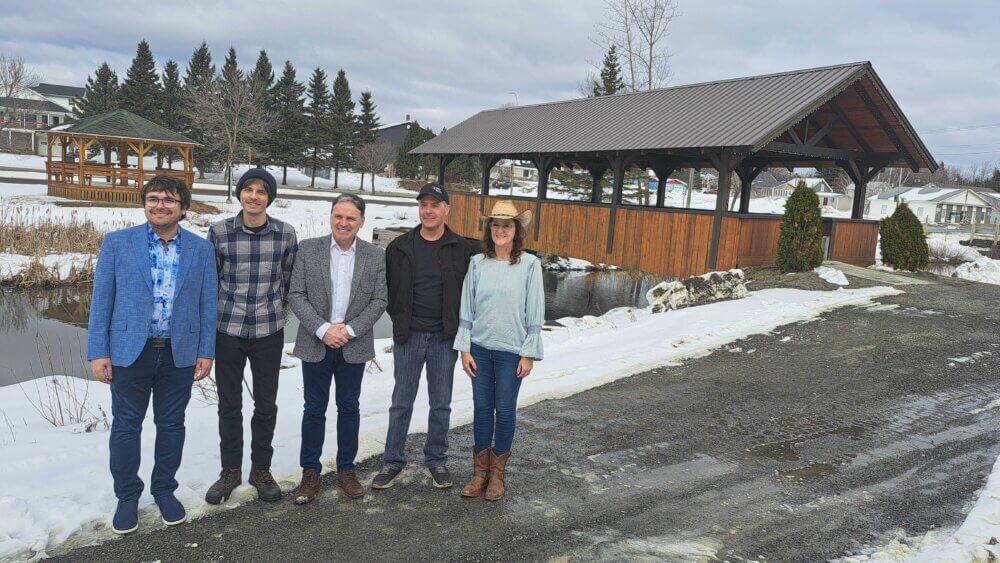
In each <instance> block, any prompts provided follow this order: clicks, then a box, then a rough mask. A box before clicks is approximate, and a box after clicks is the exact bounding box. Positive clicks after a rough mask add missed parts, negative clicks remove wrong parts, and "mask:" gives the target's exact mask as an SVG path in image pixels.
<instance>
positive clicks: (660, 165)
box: [652, 162, 677, 207]
mask: <svg viewBox="0 0 1000 563" xmlns="http://www.w3.org/2000/svg"><path fill="white" fill-rule="evenodd" d="M652 168H653V173H655V174H656V207H663V204H664V200H665V199H666V195H667V194H666V181H667V179H668V178H670V175H671V174H673V173H674V170H676V169H677V168H676V166H675V165H673V164H667V163H664V162H657V163H654V164H653V167H652Z"/></svg>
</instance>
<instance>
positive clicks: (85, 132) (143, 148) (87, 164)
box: [45, 109, 198, 205]
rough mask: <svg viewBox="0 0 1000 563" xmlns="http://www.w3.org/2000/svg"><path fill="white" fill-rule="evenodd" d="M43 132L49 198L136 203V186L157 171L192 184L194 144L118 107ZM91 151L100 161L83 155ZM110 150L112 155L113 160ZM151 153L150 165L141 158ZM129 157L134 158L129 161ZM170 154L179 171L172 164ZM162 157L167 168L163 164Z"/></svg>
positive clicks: (139, 185)
mask: <svg viewBox="0 0 1000 563" xmlns="http://www.w3.org/2000/svg"><path fill="white" fill-rule="evenodd" d="M45 134H46V135H47V136H48V138H49V142H48V160H47V162H46V163H45V170H46V172H47V175H48V186H49V189H48V193H49V195H52V196H59V197H66V198H71V199H87V200H93V201H106V202H111V203H132V204H136V205H138V204H139V203H140V201H139V188H140V187H142V185H143V184H144V183H145V182H146V181H147V180H149V179H150V178H152V177H153V176H155V175H157V174H169V175H172V176H177V177H178V178H181V179H183V180H184V181H185V182H186V183H187V184H188V185H189V186H190V185H192V183H193V182H194V164H193V161H192V157H193V150H194V147H196V146H198V143H196V142H194V141H192V140H191V139H188V138H187V137H185V136H184V135H181V134H180V133H177V132H175V131H171V130H170V129H167V128H166V127H163V126H161V125H158V124H156V123H153V122H152V121H150V120H148V119H146V118H143V117H140V116H138V115H136V114H134V113H132V112H129V111H126V110H123V109H119V110H115V111H111V112H108V113H103V114H101V115H95V116H93V117H88V118H85V119H81V120H80V121H76V122H74V123H71V124H67V125H60V126H57V127H53V128H51V129H49V130H47V131H46V132H45ZM95 149H100V150H101V152H103V154H104V158H103V161H102V162H95V161H92V160H90V159H88V155H89V154H90V153H91V151H94V150H95ZM112 151H114V152H116V153H117V159H112V157H111V153H112ZM150 154H155V155H156V167H155V168H153V167H150V168H147V167H146V163H145V162H144V161H145V158H146V157H147V156H149V155H150ZM130 155H131V156H134V157H136V158H135V159H134V162H130V161H129V156H130ZM174 157H177V158H178V159H179V160H180V163H181V166H182V167H181V168H180V169H175V168H173V166H172V165H173V163H174ZM113 160H115V161H113ZM165 160H166V161H167V162H169V163H170V167H168V168H164V161H165Z"/></svg>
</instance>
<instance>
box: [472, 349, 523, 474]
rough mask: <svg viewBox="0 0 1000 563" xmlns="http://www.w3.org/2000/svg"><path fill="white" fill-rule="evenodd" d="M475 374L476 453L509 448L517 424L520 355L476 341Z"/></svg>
mask: <svg viewBox="0 0 1000 563" xmlns="http://www.w3.org/2000/svg"><path fill="white" fill-rule="evenodd" d="M471 353H472V357H473V358H474V359H475V360H476V367H477V368H478V369H477V370H476V377H475V378H473V380H472V402H473V418H472V435H473V439H474V440H475V448H476V452H481V451H483V450H485V449H486V448H488V447H490V446H493V451H494V452H495V453H496V455H498V456H499V455H503V454H505V453H507V452H508V451H510V446H511V444H512V443H513V442H514V426H515V424H516V423H517V392H518V391H519V390H520V389H521V380H520V379H518V378H517V375H516V374H517V363H518V362H519V361H521V356H519V355H517V354H514V353H512V352H501V351H499V350H489V349H487V348H483V347H482V346H479V345H478V344H475V343H473V344H472V348H471Z"/></svg>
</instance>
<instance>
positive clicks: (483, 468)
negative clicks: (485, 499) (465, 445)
mask: <svg viewBox="0 0 1000 563" xmlns="http://www.w3.org/2000/svg"><path fill="white" fill-rule="evenodd" d="M492 453H493V448H486V449H485V450H483V451H481V452H479V453H478V454H477V453H475V448H473V452H472V480H471V481H469V484H468V485H466V486H465V488H464V489H462V496H463V497H466V498H475V497H478V496H479V495H481V494H483V491H485V490H486V485H487V483H489V482H490V455H491V454H492Z"/></svg>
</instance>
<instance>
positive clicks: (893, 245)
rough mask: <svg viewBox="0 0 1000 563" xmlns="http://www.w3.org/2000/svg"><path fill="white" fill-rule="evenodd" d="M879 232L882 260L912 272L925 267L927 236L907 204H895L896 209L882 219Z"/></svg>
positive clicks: (926, 261) (899, 268) (926, 260)
mask: <svg viewBox="0 0 1000 563" xmlns="http://www.w3.org/2000/svg"><path fill="white" fill-rule="evenodd" d="M880 232H881V241H880V242H879V246H880V247H881V249H882V261H883V262H885V263H887V264H892V266H893V267H894V268H896V269H897V270H910V271H914V272H915V271H917V270H922V269H924V268H926V267H927V263H928V260H929V258H928V250H927V236H926V235H924V228H923V226H922V225H921V224H920V219H917V216H916V215H914V214H913V211H911V210H910V207H909V206H908V205H906V204H905V203H900V204H899V205H897V206H896V211H894V212H893V213H892V215H890V216H889V217H886V218H885V219H883V220H882V225H881V228H880Z"/></svg>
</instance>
